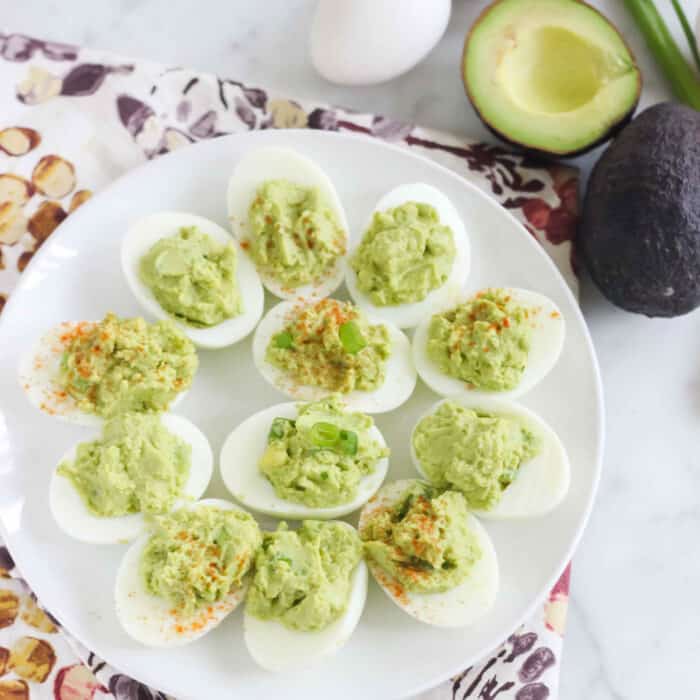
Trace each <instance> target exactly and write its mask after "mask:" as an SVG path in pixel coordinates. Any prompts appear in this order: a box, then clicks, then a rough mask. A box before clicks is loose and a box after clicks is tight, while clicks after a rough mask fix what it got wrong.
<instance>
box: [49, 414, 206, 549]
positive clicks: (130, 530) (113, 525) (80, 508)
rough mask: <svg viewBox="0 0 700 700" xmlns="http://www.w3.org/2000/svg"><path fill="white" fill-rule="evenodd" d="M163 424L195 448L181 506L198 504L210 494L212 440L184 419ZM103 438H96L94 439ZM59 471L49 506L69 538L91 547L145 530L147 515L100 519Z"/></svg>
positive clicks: (70, 456)
mask: <svg viewBox="0 0 700 700" xmlns="http://www.w3.org/2000/svg"><path fill="white" fill-rule="evenodd" d="M161 421H162V423H163V426H164V427H165V428H166V429H167V430H169V431H170V432H171V433H172V434H173V435H175V436H177V437H179V438H181V439H182V440H183V441H184V442H186V443H187V444H188V445H190V446H191V448H192V457H191V462H190V475H189V478H188V480H187V482H186V483H185V486H184V488H183V492H182V496H181V498H180V500H179V505H182V504H183V502H184V501H187V500H192V501H196V500H197V499H198V498H199V497H200V496H201V495H202V494H203V493H204V492H205V491H206V488H207V486H208V485H209V481H210V479H211V474H212V469H213V464H214V457H213V455H212V451H211V447H210V446H209V441H208V440H207V438H206V437H205V436H204V433H202V431H201V430H200V429H199V428H197V426H195V425H194V423H192V422H190V421H189V420H187V419H186V418H183V417H182V416H176V415H174V414H172V413H165V414H163V416H162V417H161ZM99 437H100V436H99V435H95V436H94V437H93V438H91V439H99ZM77 447H78V446H77V445H75V446H74V447H72V448H71V449H70V450H69V451H68V452H67V453H66V454H65V455H64V456H63V458H62V459H61V460H59V462H58V464H59V465H60V464H61V463H63V462H72V461H74V460H75V456H76V451H77ZM57 470H58V465H57V468H56V470H54V472H53V475H52V476H51V482H50V485H49V506H50V508H51V514H52V515H53V517H54V520H55V521H56V523H57V524H58V526H59V527H60V528H61V530H63V531H64V532H65V533H66V534H67V535H69V536H70V537H73V538H75V539H76V540H80V541H82V542H90V543H91V544H116V543H120V542H130V541H131V540H133V539H134V538H136V537H137V536H138V535H139V534H140V533H141V532H142V531H143V529H144V527H145V523H144V515H143V513H133V514H129V515H122V516H118V517H100V516H97V515H94V514H93V513H91V512H90V511H89V510H88V508H87V506H86V505H85V502H84V501H83V499H82V497H81V496H80V494H79V493H78V491H77V490H76V489H75V487H74V486H73V483H72V482H71V480H70V479H68V478H67V477H65V476H62V475H61V474H59V473H58V471H57ZM176 507H177V506H176Z"/></svg>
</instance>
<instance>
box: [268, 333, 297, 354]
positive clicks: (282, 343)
mask: <svg viewBox="0 0 700 700" xmlns="http://www.w3.org/2000/svg"><path fill="white" fill-rule="evenodd" d="M273 341H274V343H275V347H276V348H281V349H283V350H287V349H288V348H291V347H292V346H293V345H294V336H292V334H291V333H289V332H288V331H282V333H278V334H277V335H276V336H275V337H274V338H273Z"/></svg>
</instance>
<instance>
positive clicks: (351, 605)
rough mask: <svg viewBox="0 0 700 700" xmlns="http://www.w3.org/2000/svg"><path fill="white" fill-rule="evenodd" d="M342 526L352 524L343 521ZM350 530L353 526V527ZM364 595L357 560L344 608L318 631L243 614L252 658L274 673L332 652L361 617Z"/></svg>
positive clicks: (305, 664) (361, 568)
mask: <svg viewBox="0 0 700 700" xmlns="http://www.w3.org/2000/svg"><path fill="white" fill-rule="evenodd" d="M343 525H345V526H346V527H352V525H348V524H347V523H343ZM353 530H354V528H353ZM366 599H367V566H366V565H365V562H364V561H362V560H361V561H360V562H359V563H358V565H357V567H356V568H355V570H354V571H353V573H352V583H351V588H350V595H349V598H348V603H347V607H346V609H345V612H344V613H343V614H342V615H341V616H340V617H339V618H338V619H337V620H336V621H335V622H333V623H331V624H330V625H329V626H328V627H326V628H325V629H323V630H320V631H319V632H305V631H301V630H291V629H288V628H287V627H285V626H284V625H283V624H282V623H281V622H278V621H277V620H259V619H258V618H256V617H253V616H252V615H249V614H248V612H247V611H245V612H244V614H243V634H244V638H245V643H246V646H247V647H248V651H249V652H250V655H251V656H252V657H253V660H254V661H255V662H256V663H257V664H258V665H259V666H261V667H262V668H264V669H266V670H268V671H273V672H275V673H283V672H285V671H299V670H303V669H307V668H309V666H313V665H314V664H317V663H319V662H321V661H322V660H323V659H324V658H327V657H329V656H332V655H333V654H335V653H336V652H337V651H338V650H339V649H340V648H341V647H342V646H343V645H344V644H345V643H346V642H347V641H348V639H350V637H351V635H352V633H353V632H354V630H355V627H357V623H358V622H359V621H360V617H362V611H363V610H364V608H365V601H366Z"/></svg>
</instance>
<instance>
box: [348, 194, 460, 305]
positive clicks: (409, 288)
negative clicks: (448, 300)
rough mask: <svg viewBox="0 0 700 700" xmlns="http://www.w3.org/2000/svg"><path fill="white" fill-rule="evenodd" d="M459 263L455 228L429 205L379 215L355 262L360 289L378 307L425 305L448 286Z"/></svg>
mask: <svg viewBox="0 0 700 700" xmlns="http://www.w3.org/2000/svg"><path fill="white" fill-rule="evenodd" d="M454 259H455V243H454V238H453V235H452V229H450V227H449V226H445V225H443V224H441V223H440V218H439V216H438V213H437V211H435V209H434V208H433V207H431V206H430V205H429V204H421V203H418V202H407V203H406V204H402V205H401V206H399V207H394V208H393V209H388V210H386V211H381V212H375V214H374V216H373V217H372V223H371V224H370V226H369V228H368V229H367V230H366V231H365V233H364V236H363V238H362V242H361V243H360V245H359V246H358V248H357V251H356V252H355V255H354V256H353V259H352V269H353V270H354V271H355V273H356V274H357V286H358V288H359V289H360V291H362V292H364V293H365V294H366V295H367V296H368V297H369V298H370V299H371V300H372V303H374V304H376V305H377V306H396V305H398V304H410V303H412V302H417V301H422V300H423V299H425V297H427V296H428V294H429V293H430V292H431V291H433V290H434V289H437V288H438V287H442V285H443V284H445V282H447V279H448V277H449V276H450V272H451V270H452V265H453V263H454Z"/></svg>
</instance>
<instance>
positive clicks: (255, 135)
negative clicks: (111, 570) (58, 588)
mask: <svg viewBox="0 0 700 700" xmlns="http://www.w3.org/2000/svg"><path fill="white" fill-rule="evenodd" d="M274 131H275V132H277V133H280V132H281V133H284V134H288V135H289V137H290V140H294V139H297V138H301V139H302V140H303V139H305V138H322V139H329V140H347V141H362V142H364V143H370V144H372V147H373V148H374V147H376V148H377V149H379V150H389V151H393V152H395V153H399V154H401V155H402V157H409V158H414V159H417V160H419V161H421V162H422V164H423V165H424V166H425V167H427V168H429V169H437V170H438V171H440V172H441V173H442V174H443V175H444V176H446V177H448V178H450V179H452V180H454V181H455V182H456V183H458V184H459V186H460V187H466V188H467V189H468V190H471V192H472V193H473V194H474V195H476V196H477V197H478V198H480V199H482V200H484V201H485V202H486V205H485V206H489V207H492V208H495V209H497V210H498V211H499V212H500V214H501V215H503V216H505V217H506V218H508V219H510V221H511V222H512V223H513V224H515V225H516V227H517V228H518V229H519V231H520V234H521V235H523V236H525V237H526V238H527V239H528V241H529V242H528V243H527V244H526V245H529V246H530V247H531V248H532V249H533V250H536V251H537V253H536V255H539V256H541V257H542V258H544V259H545V261H546V262H545V264H546V265H548V267H549V270H550V272H551V273H552V274H553V275H554V276H555V277H556V278H557V280H558V282H559V283H560V286H561V287H562V288H563V289H564V292H563V293H564V295H565V296H566V297H567V299H568V301H569V302H570V305H571V307H572V308H573V311H574V315H575V317H576V321H577V323H578V324H579V326H580V327H581V330H582V334H583V337H584V340H585V348H584V349H585V351H586V352H587V355H588V358H589V360H590V365H591V369H592V373H593V378H594V382H593V387H592V389H593V395H594V397H595V404H596V407H597V416H596V420H595V430H596V433H597V442H596V444H595V446H594V451H595V464H594V465H593V472H594V476H593V479H592V482H591V488H590V493H589V496H588V498H587V499H586V502H585V508H584V510H583V515H582V517H581V518H580V520H579V522H578V524H577V525H576V527H575V529H574V531H573V535H572V538H571V541H570V544H569V546H568V548H567V550H566V553H565V555H564V556H563V557H561V558H560V560H559V562H558V564H557V566H556V568H555V573H554V574H552V575H550V576H549V577H548V578H547V582H546V585H545V586H544V590H543V591H541V592H540V594H539V595H538V596H536V597H535V598H534V599H533V601H531V603H530V604H529V605H528V606H527V607H526V609H525V611H524V612H523V613H522V614H521V615H520V616H519V617H518V618H517V623H516V624H515V626H514V627H513V628H512V629H511V630H509V631H508V632H506V633H504V634H500V633H499V634H498V635H497V637H498V639H496V640H495V641H494V640H488V643H486V641H485V643H484V644H483V645H482V646H483V648H484V649H488V650H491V651H493V650H495V649H497V648H498V647H499V646H500V645H501V644H502V643H503V642H505V641H506V640H507V638H508V635H509V634H511V633H512V632H514V631H515V630H517V629H518V628H519V627H520V626H521V625H522V624H523V623H524V622H525V621H526V620H527V619H528V618H530V617H531V616H532V614H533V612H534V610H535V609H536V608H537V607H538V606H540V605H541V604H542V603H543V602H544V601H545V599H546V598H547V596H548V595H549V593H550V591H551V589H552V588H553V586H554V584H555V583H556V582H557V580H558V579H559V578H560V576H561V575H562V574H563V573H564V571H565V569H566V567H567V565H568V564H569V563H570V562H571V560H572V557H573V555H574V553H575V551H576V549H577V548H578V545H579V544H580V541H581V538H582V536H583V533H584V531H585V529H586V526H587V525H588V522H589V520H590V517H591V514H592V512H593V507H594V505H595V502H596V499H597V496H598V489H599V486H600V480H601V476H602V470H603V455H604V449H605V440H606V430H605V399H604V390H603V381H602V374H601V370H600V363H599V361H598V356H597V353H596V350H595V345H594V343H593V339H592V336H591V333H590V330H589V328H588V324H587V323H586V319H585V317H584V315H583V311H582V309H581V305H580V301H579V300H578V299H577V298H576V297H575V295H574V294H573V292H572V290H571V287H570V286H569V284H568V283H567V282H566V280H565V279H564V277H563V275H562V273H561V271H560V270H559V268H558V267H557V265H556V264H555V262H554V260H553V259H552V258H551V256H550V255H549V254H548V253H547V252H546V250H545V249H544V247H543V246H542V244H541V243H540V242H538V241H537V240H535V239H534V237H533V236H532V235H531V234H530V233H529V232H528V231H527V229H526V228H525V226H524V225H523V224H522V222H520V221H519V220H518V219H517V218H516V217H515V215H514V214H513V213H512V212H511V211H509V210H508V209H506V208H505V207H504V206H503V205H502V204H501V203H500V202H499V201H498V200H496V199H495V198H494V197H492V196H490V195H489V194H488V193H486V192H485V191H484V190H482V189H481V188H480V187H478V186H477V185H476V184H474V183H473V182H471V181H470V180H468V179H467V178H466V177H464V176H463V175H460V174H459V173H457V172H456V171H455V170H452V169H451V168H449V167H447V166H446V165H443V164H442V163H439V162H437V161H435V160H433V159H431V158H429V157H428V156H427V155H424V154H422V153H416V152H414V151H413V150H409V149H408V148H407V147H405V146H401V145H399V144H396V143H391V142H387V141H384V140H382V139H380V138H378V137H375V136H372V135H371V134H358V133H348V132H340V131H324V130H320V129H308V128H306V129H301V128H294V129H284V130H282V129H279V130H274ZM268 133H270V132H269V131H268V130H256V131H250V132H245V133H233V134H227V135H224V136H221V137H217V138H216V139H206V140H202V141H199V142H196V143H193V144H190V145H188V146H187V148H186V149H177V150H175V151H171V152H169V153H166V154H162V155H160V156H158V157H157V158H152V159H148V160H146V161H144V162H143V163H141V164H139V165H138V166H136V167H134V168H131V169H129V170H127V171H126V172H124V173H122V174H121V175H120V176H119V177H117V178H116V179H114V180H113V181H111V182H110V183H109V184H108V185H106V186H105V187H104V188H103V189H101V190H99V191H98V192H97V193H96V194H95V195H94V196H93V197H91V198H90V199H89V200H88V201H87V202H85V203H84V204H83V205H81V206H80V207H79V208H78V209H77V210H76V211H74V212H73V213H72V214H71V217H70V219H69V221H70V226H69V227H68V226H67V227H65V228H64V229H62V228H61V226H59V227H58V228H57V230H56V231H55V232H54V233H53V234H52V235H51V237H50V238H49V239H48V241H47V242H46V243H45V244H44V245H42V246H41V248H40V249H39V251H38V252H37V253H35V254H34V256H32V259H31V261H30V262H29V265H28V266H27V268H26V269H25V270H24V272H23V273H22V275H21V276H20V277H19V282H18V283H17V284H16V286H15V288H14V290H13V291H12V292H11V294H10V296H9V298H8V300H7V303H6V305H5V307H4V309H3V313H1V314H0V337H1V336H2V332H3V329H4V327H5V325H6V324H5V322H4V318H7V317H8V314H7V309H8V308H9V309H10V310H12V312H13V313H14V306H15V305H17V304H19V303H20V302H19V301H18V298H19V297H20V296H21V294H22V292H23V291H24V289H25V287H28V286H29V285H30V284H31V282H30V278H31V272H32V270H33V268H34V267H35V266H36V264H37V263H39V262H41V261H42V260H43V259H44V257H47V256H49V255H50V252H51V251H52V250H53V249H54V248H55V247H56V246H57V245H60V242H61V239H62V238H63V236H64V231H66V230H69V228H72V227H73V226H78V225H79V224H80V221H81V220H82V218H84V217H85V215H86V214H85V212H86V211H88V212H91V211H92V209H94V208H95V207H96V206H100V205H101V204H102V200H103V199H105V198H106V196H108V195H109V194H110V193H111V191H112V190H113V189H117V188H119V187H120V186H121V185H122V184H123V182H124V181H127V180H129V179H130V178H132V177H134V176H135V175H141V174H142V172H143V171H147V170H148V169H150V168H155V167H156V166H155V165H154V163H160V162H162V161H163V160H166V161H169V160H177V159H178V158H179V157H181V154H182V152H185V151H187V152H190V151H191V150H192V148H197V147H199V146H205V145H208V144H210V143H211V142H212V141H215V142H216V143H218V144H219V145H220V146H221V147H222V148H225V147H226V144H227V143H229V142H231V141H236V142H239V141H242V142H249V141H250V142H251V144H250V148H253V147H254V146H255V145H256V144H255V142H256V141H262V142H264V141H265V140H266V138H269V137H268V136H267V134H268ZM275 138H277V137H275ZM292 147H294V146H292ZM350 235H352V232H350ZM13 369H14V368H13ZM5 410H6V409H4V408H3V402H2V399H1V397H0V419H2V417H3V414H4V411H5ZM7 431H8V428H7V425H6V423H5V421H4V420H0V441H2V440H3V439H6V438H7V436H8V433H7ZM7 459H8V460H9V456H8V457H7ZM3 462H4V460H3V461H0V467H1V466H2V464H3ZM0 534H1V535H2V537H3V540H4V544H5V546H6V547H7V548H8V551H9V552H10V554H11V556H12V558H13V561H14V563H15V567H16V569H17V570H18V571H19V572H20V576H21V577H22V578H23V580H25V581H26V582H27V583H28V584H29V585H30V587H31V588H32V590H33V591H35V592H36V595H37V598H38V599H41V598H42V596H41V594H40V593H39V592H38V591H36V589H35V585H34V584H33V583H31V582H29V581H28V580H27V579H25V578H24V577H23V576H22V573H21V571H22V565H21V560H22V559H23V558H24V555H20V556H17V553H16V552H15V551H13V549H12V545H11V542H10V540H11V536H10V534H9V532H8V531H7V529H6V527H5V524H4V522H3V519H2V517H0ZM37 588H41V589H45V588H46V587H45V586H44V584H43V583H42V584H40V585H39V586H38V587H37ZM51 614H52V615H53V616H54V617H56V619H57V620H58V621H59V623H60V625H61V627H62V628H63V629H64V630H65V631H67V632H68V635H69V637H70V641H69V642H68V644H69V646H70V647H71V649H72V651H73V652H74V653H75V654H76V656H78V658H79V660H80V661H81V662H82V663H84V664H85V663H86V662H85V660H84V658H83V657H82V656H81V655H80V654H79V653H78V650H77V649H75V647H74V644H73V640H75V641H77V642H78V643H79V644H81V645H82V646H84V647H85V648H86V649H87V650H88V651H91V652H93V653H95V654H96V655H97V656H99V657H100V659H102V660H103V661H105V662H106V663H107V664H109V666H111V667H112V668H113V669H114V670H115V671H117V672H118V673H123V674H124V675H127V676H129V677H133V676H132V675H131V674H130V673H124V671H122V670H121V669H120V668H119V667H118V665H115V664H114V663H113V662H112V661H110V660H109V659H107V658H106V657H105V655H103V654H102V653H101V651H100V650H99V649H94V648H92V645H88V644H86V643H85V642H84V641H83V640H82V639H80V638H79V637H78V636H77V635H76V634H74V633H73V632H72V631H71V630H70V628H69V626H68V625H66V624H64V622H63V620H62V615H57V614H56V613H55V612H54V611H51ZM491 651H485V652H484V653H485V654H486V655H488V654H490V653H491ZM484 653H479V654H476V655H472V656H471V657H468V658H465V660H464V661H463V662H461V663H460V664H459V665H458V666H457V667H456V668H450V669H449V672H443V673H440V674H438V675H437V676H431V677H430V678H428V679H426V680H425V681H424V682H422V683H420V684H418V685H415V686H413V687H412V689H411V691H410V695H415V694H418V693H421V692H424V691H426V690H429V689H432V688H434V687H436V686H437V685H439V684H440V683H442V682H444V681H446V680H447V679H449V678H450V677H452V676H453V675H455V674H457V673H459V672H461V671H462V670H463V669H464V668H465V667H467V666H469V665H472V664H474V663H478V662H480V661H481V659H482V658H483V654H484ZM135 680H137V681H138V682H140V683H143V684H144V685H147V686H149V687H151V684H150V682H146V681H142V680H139V679H138V678H135ZM155 690H159V691H161V692H165V693H167V694H170V695H173V694H174V697H177V695H178V693H177V691H176V689H174V688H173V687H168V684H167V683H166V684H165V685H164V686H162V687H160V688H155ZM397 697H409V696H408V695H407V696H397Z"/></svg>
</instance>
